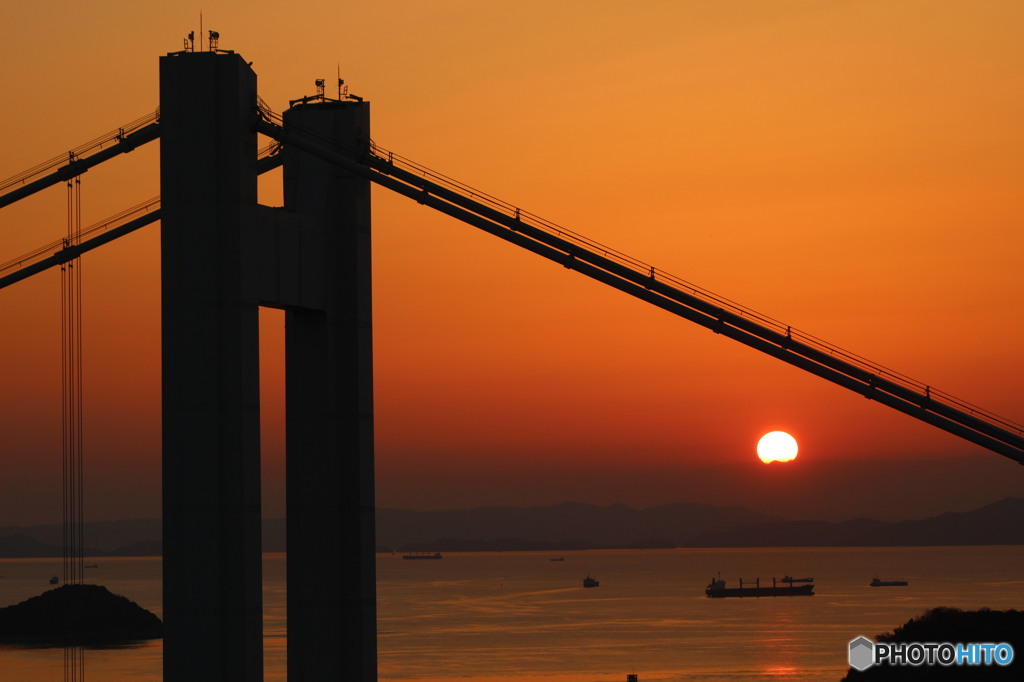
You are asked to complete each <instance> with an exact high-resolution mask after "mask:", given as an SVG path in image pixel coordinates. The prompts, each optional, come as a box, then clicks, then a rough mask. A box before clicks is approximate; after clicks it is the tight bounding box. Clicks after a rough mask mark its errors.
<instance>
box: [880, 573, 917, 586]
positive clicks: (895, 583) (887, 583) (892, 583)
mask: <svg viewBox="0 0 1024 682" xmlns="http://www.w3.org/2000/svg"><path fill="white" fill-rule="evenodd" d="M907 585H909V583H908V582H907V581H906V580H879V579H878V576H877V575H876V576H875V579H874V580H872V581H871V587H906V586H907Z"/></svg>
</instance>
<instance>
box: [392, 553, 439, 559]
mask: <svg viewBox="0 0 1024 682" xmlns="http://www.w3.org/2000/svg"><path fill="white" fill-rule="evenodd" d="M402 558H403V559H443V558H444V557H443V556H441V553H440V552H434V553H433V554H431V553H430V552H410V553H409V554H403V555H402Z"/></svg>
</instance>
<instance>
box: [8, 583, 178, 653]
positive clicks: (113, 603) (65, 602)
mask: <svg viewBox="0 0 1024 682" xmlns="http://www.w3.org/2000/svg"><path fill="white" fill-rule="evenodd" d="M163 630H164V628H163V623H161V622H160V619H159V618H157V616H156V615H155V614H153V613H151V612H149V611H147V610H146V609H144V608H142V607H141V606H139V605H138V604H136V603H135V602H133V601H131V600H130V599H128V598H127V597H122V596H119V595H116V594H113V593H111V592H110V591H109V590H108V589H107V588H105V587H103V586H101V585H62V586H61V587H57V588H55V589H52V590H49V591H48V592H44V593H43V594H40V595H38V596H35V597H32V598H30V599H26V600H25V601H23V602H21V603H20V604H14V605H12V606H7V607H5V608H2V609H0V642H2V643H8V644H31V645H34V646H39V645H49V644H52V645H54V646H64V645H68V644H84V645H110V644H118V643H123V642H131V641H138V640H146V639H158V638H160V637H163Z"/></svg>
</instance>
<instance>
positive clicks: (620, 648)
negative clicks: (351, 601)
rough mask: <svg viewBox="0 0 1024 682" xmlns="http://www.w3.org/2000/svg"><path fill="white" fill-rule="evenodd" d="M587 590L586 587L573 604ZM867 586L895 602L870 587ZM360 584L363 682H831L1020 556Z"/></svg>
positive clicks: (36, 660)
mask: <svg viewBox="0 0 1024 682" xmlns="http://www.w3.org/2000/svg"><path fill="white" fill-rule="evenodd" d="M555 556H561V557H564V561H550V559H551V558H553V557H555ZM95 561H96V562H98V563H99V567H98V568H92V569H87V577H91V580H90V582H95V583H99V584H103V585H106V586H107V587H109V588H110V589H111V591H113V592H115V593H118V594H123V595H125V596H127V597H129V598H130V599H132V600H134V601H136V602H138V603H139V604H140V605H142V606H144V607H146V608H148V609H150V610H151V611H154V612H155V613H157V614H160V613H161V605H160V562H159V559H153V558H142V559H110V558H102V559H96V560H95ZM87 563H89V562H88V561H87ZM264 564H265V565H264V571H265V586H264V601H265V615H264V628H265V652H266V679H267V680H280V681H282V682H283V680H285V671H284V665H285V649H284V628H285V621H284V558H283V556H282V555H267V556H266V557H265V562H264ZM58 568H59V565H58V562H55V561H53V560H40V559H7V560H0V575H2V576H3V578H0V605H7V604H11V603H15V602H18V601H21V600H23V599H26V598H28V597H30V596H32V595H34V594H38V593H39V592H41V591H44V590H46V589H47V588H48V585H47V583H46V581H47V579H48V578H49V576H50V575H53V574H54V573H56V572H58ZM719 571H721V573H722V577H723V578H725V579H726V580H727V582H728V583H729V584H730V585H733V584H735V582H736V581H737V580H738V579H739V578H741V577H742V578H743V579H744V580H751V579H753V578H756V577H760V578H761V580H762V584H763V583H764V582H765V581H767V582H768V583H769V584H770V582H771V578H772V576H776V577H782V576H783V575H785V574H789V575H793V576H796V577H805V576H813V577H814V581H815V586H816V587H815V592H816V595H815V596H813V597H786V598H781V597H780V598H761V599H749V598H748V599H708V598H706V597H705V596H704V587H705V585H707V583H708V582H709V581H710V579H711V577H712V576H713V575H716V574H717V573H718V572H719ZM588 573H589V574H590V575H592V576H594V577H595V578H597V579H598V580H600V582H601V586H600V587H598V588H595V589H584V588H583V587H582V580H583V578H584V577H585V576H586V575H587V574H588ZM875 575H878V576H880V577H882V578H901V579H906V580H909V581H910V585H909V586H908V587H891V588H871V587H869V586H868V583H869V582H870V580H871V578H873V577H874V576H875ZM377 576H378V642H379V662H380V679H381V680H390V681H392V682H400V681H404V680H432V681H440V680H459V681H460V682H466V681H469V680H472V681H475V682H496V681H498V680H523V681H525V680H537V679H541V680H544V681H546V682H591V681H593V682H597V681H604V680H609V681H610V680H616V681H618V682H624V680H625V679H626V674H627V673H636V674H637V675H638V676H639V679H640V680H641V682H651V681H653V680H690V679H712V680H740V679H750V678H766V677H767V678H776V679H780V680H823V679H824V680H827V679H838V678H840V677H841V676H842V675H843V674H845V671H846V667H847V666H846V647H847V644H848V642H849V641H850V640H851V639H853V638H854V637H856V636H857V635H867V636H869V637H871V636H873V635H875V634H878V633H879V632H883V631H886V630H891V629H892V628H894V627H896V626H897V625H900V624H902V623H903V622H904V621H906V620H907V619H909V618H911V617H913V616H917V615H919V614H921V613H922V612H923V611H925V610H926V609H928V608H932V607H935V606H955V607H960V608H965V609H966V608H972V609H973V608H980V607H990V608H993V609H1008V608H1016V609H1021V608H1024V547H922V548H906V549H904V548H899V549H894V548H867V549H864V548H857V549H835V548H822V549H706V550H642V551H639V550H638V551H592V552H566V553H562V554H553V553H543V552H542V553H537V552H521V553H479V554H476V553H468V554H450V555H447V556H445V558H444V559H442V560H441V561H403V560H402V557H401V556H400V555H379V556H378V557H377ZM161 651H162V648H161V645H160V644H159V643H153V644H146V645H143V646H139V647H133V648H127V649H104V650H97V649H89V650H87V651H86V654H85V672H86V679H87V680H91V681H94V682H120V681H122V680H124V681H127V680H133V681H155V680H159V679H160V656H161ZM63 656H64V652H63V649H17V648H0V680H26V681H35V680H60V679H63Z"/></svg>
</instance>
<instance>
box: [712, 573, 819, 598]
mask: <svg viewBox="0 0 1024 682" xmlns="http://www.w3.org/2000/svg"><path fill="white" fill-rule="evenodd" d="M704 594H706V595H707V596H709V597H715V598H720V597H800V596H806V597H813V596H814V585H813V584H812V583H803V584H800V585H794V584H793V583H792V582H788V581H787V582H786V583H783V584H777V583H776V581H775V578H772V584H771V587H769V586H767V585H765V586H764V587H762V586H761V579H760V578H756V579H755V580H754V582H749V581H748V582H743V579H742V578H740V586H739V587H726V586H725V581H724V580H720V579H717V578H712V579H711V584H710V585H708V586H707V588H706V589H705V590H704Z"/></svg>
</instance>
